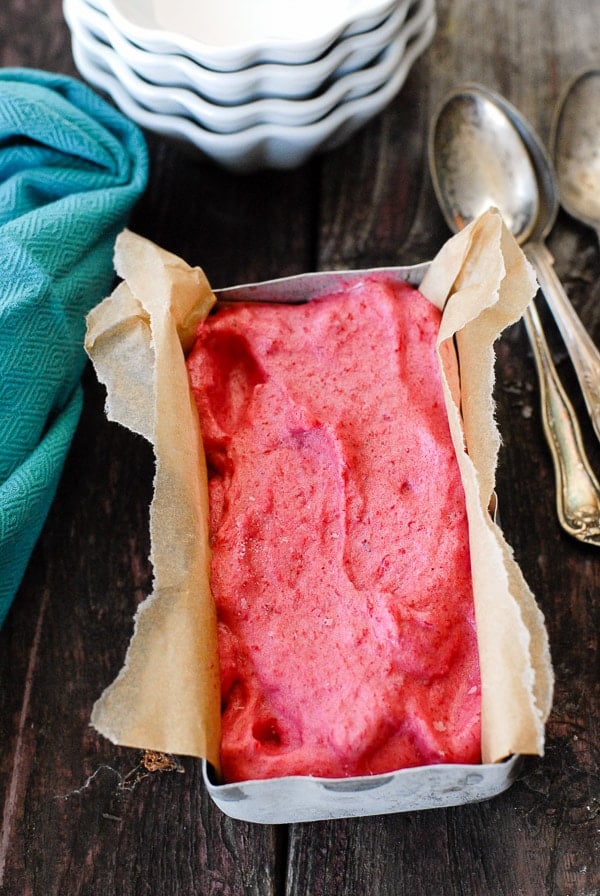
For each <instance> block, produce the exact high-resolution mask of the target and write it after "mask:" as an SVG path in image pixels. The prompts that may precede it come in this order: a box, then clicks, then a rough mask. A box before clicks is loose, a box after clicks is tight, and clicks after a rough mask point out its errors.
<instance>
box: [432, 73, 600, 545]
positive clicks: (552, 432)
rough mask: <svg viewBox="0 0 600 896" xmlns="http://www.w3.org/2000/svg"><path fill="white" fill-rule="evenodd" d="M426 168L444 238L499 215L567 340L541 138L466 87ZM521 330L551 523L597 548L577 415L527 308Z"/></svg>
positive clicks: (438, 122)
mask: <svg viewBox="0 0 600 896" xmlns="http://www.w3.org/2000/svg"><path fill="white" fill-rule="evenodd" d="M429 163H430V168H431V175H432V180H433V184H434V188H435V191H436V194H437V197H438V200H439V203H440V207H441V209H442V212H443V214H444V217H445V218H446V221H447V223H448V225H449V227H450V228H451V229H452V230H459V229H460V228H462V227H463V226H465V224H467V223H469V222H470V221H472V220H474V219H475V218H476V217H477V216H478V215H479V214H481V213H483V212H484V211H486V210H487V209H488V208H490V207H492V206H495V207H497V208H498V209H499V210H500V212H501V213H502V215H503V217H504V219H505V221H506V223H507V226H508V227H509V228H510V229H511V230H512V232H513V234H514V236H515V238H516V239H517V241H518V242H519V243H520V244H521V245H522V246H523V249H524V251H525V252H526V254H527V256H528V257H529V259H530V261H531V263H532V264H533V265H534V266H535V268H536V271H537V274H538V280H539V282H540V286H541V288H542V291H543V292H544V295H545V297H546V300H547V301H548V304H549V305H550V307H551V309H552V310H553V313H554V315H555V317H557V318H560V319H561V321H562V326H561V327H560V329H561V333H562V330H563V329H565V330H568V331H569V335H570V334H571V331H572V329H573V321H572V318H576V319H577V321H578V318H577V315H576V314H575V312H574V310H573V308H572V306H571V304H570V302H569V300H568V298H567V297H566V295H565V293H564V290H563V289H562V286H561V284H560V281H559V280H558V277H557V276H556V274H555V272H554V267H553V264H552V256H551V255H550V253H549V251H548V249H547V248H546V246H545V245H544V243H543V240H544V237H545V236H546V235H547V233H548V232H549V230H550V228H551V227H552V225H553V223H554V219H555V217H556V213H557V208H558V201H557V198H556V190H555V183H554V177H553V173H552V168H551V165H550V163H549V161H548V159H547V156H546V153H545V151H544V149H543V147H542V145H541V143H540V141H539V139H538V138H537V137H536V135H535V134H534V133H532V132H531V129H530V128H529V126H528V125H527V123H526V122H525V121H524V120H523V119H522V117H521V116H520V115H519V113H518V112H517V110H516V109H515V108H514V107H513V106H512V105H511V104H510V103H508V102H507V101H506V100H504V99H503V98H502V97H501V96H499V95H498V94H496V93H494V92H493V91H491V90H488V89H486V88H483V87H480V86H479V85H473V84H467V85H464V86H463V87H461V88H458V89H456V90H454V91H452V92H451V93H450V94H449V95H448V96H447V97H446V99H445V100H444V102H443V103H442V104H441V106H440V108H439V110H438V112H437V114H436V115H435V116H434V118H433V121H432V127H431V132H430V140H429ZM524 321H525V326H526V328H527V333H528V336H529V339H530V341H531V345H532V348H533V353H534V359H535V362H536V367H537V370H538V375H539V379H540V397H541V404H542V418H543V424H544V432H545V435H546V439H547V441H548V445H549V447H550V450H551V453H552V459H553V462H554V470H555V476H556V483H557V489H556V502H557V512H558V518H559V521H560V523H561V525H562V526H563V528H564V529H565V531H567V532H568V533H569V534H570V535H573V536H574V537H575V538H578V539H579V540H580V541H584V542H587V543H591V544H596V545H600V485H599V484H598V481H597V480H596V478H595V476H594V474H593V472H592V470H591V467H590V465H589V462H588V460H587V457H586V455H585V451H584V448H583V442H582V438H581V432H580V430H579V425H578V423H577V419H576V416H575V412H574V410H573V407H572V406H571V404H570V402H569V400H568V398H567V396H566V393H565V391H564V389H563V387H562V385H561V383H560V380H559V378H558V374H557V373H556V369H555V367H554V364H553V363H552V359H551V356H550V351H549V349H548V345H547V342H546V339H545V337H544V333H543V330H542V327H541V324H540V320H539V317H538V314H537V310H536V308H535V306H534V304H533V303H531V304H530V306H529V307H528V308H527V309H526V311H525V314H524ZM559 326H560V324H559ZM580 326H581V324H580ZM563 338H564V336H563ZM569 341H570V342H573V341H574V339H573V338H570V340H569ZM565 342H567V340H566V339H565Z"/></svg>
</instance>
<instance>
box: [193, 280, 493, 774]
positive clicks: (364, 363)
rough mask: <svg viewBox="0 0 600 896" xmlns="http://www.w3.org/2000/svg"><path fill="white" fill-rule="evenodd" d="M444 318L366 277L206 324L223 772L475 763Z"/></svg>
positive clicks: (474, 706) (197, 357) (202, 357)
mask: <svg viewBox="0 0 600 896" xmlns="http://www.w3.org/2000/svg"><path fill="white" fill-rule="evenodd" d="M439 321H440V314H439V312H438V310H437V309H436V308H435V307H434V306H432V305H431V304H430V303H429V302H428V301H427V300H426V299H425V298H424V297H423V296H421V294H420V293H419V292H418V291H417V290H415V289H414V288H412V287H411V286H409V285H407V284H397V283H392V282H389V281H380V280H377V279H375V278H367V279H365V280H363V281H361V282H359V283H358V284H357V285H356V286H354V287H352V288H351V289H348V290H347V291H344V292H339V293H335V294H332V295H327V296H323V297H321V298H318V299H316V300H313V301H311V302H308V303H306V304H303V305H285V304H278V305H268V304H254V303H252V304H244V305H234V306H229V307H222V308H220V309H219V310H218V312H217V313H215V314H214V315H212V316H211V317H209V319H208V320H207V321H206V322H205V323H203V324H201V325H200V327H199V329H198V332H197V337H196V342H195V345H194V348H193V350H192V353H191V355H190V357H189V359H188V369H189V375H190V380H191V384H192V389H193V394H194V397H195V400H196V403H197V407H198V411H199V416H200V421H201V426H202V433H203V439H204V445H205V449H206V454H207V460H208V467H209V495H210V531H211V545H212V568H211V576H212V588H213V593H214V597H215V601H216V605H217V611H218V619H219V638H220V641H219V644H220V647H219V649H220V664H221V680H222V701H223V702H222V707H223V708H222V714H223V715H222V720H223V734H222V744H221V753H222V764H223V774H224V777H225V780H227V781H239V780H248V779H253V778H271V777H276V776H280V775H318V776H324V777H342V776H354V775H370V774H377V773H381V772H389V771H391V770H395V769H400V768H404V767H407V766H415V765H427V764H431V763H441V762H468V763H471V762H478V761H479V760H480V710H481V694H480V679H479V661H478V653H477V644H476V634H475V623H474V610H473V596H472V584H471V572H470V559H469V546H468V531H467V519H466V511H465V499H464V492H463V487H462V483H461V479H460V475H459V470H458V465H457V461H456V457H455V453H454V450H453V446H452V443H451V438H450V432H449V427H448V421H447V416H446V411H445V408H444V402H443V397H442V389H441V382H440V375H439V370H438V362H437V359H436V351H435V340H436V335H437V332H438V327H439Z"/></svg>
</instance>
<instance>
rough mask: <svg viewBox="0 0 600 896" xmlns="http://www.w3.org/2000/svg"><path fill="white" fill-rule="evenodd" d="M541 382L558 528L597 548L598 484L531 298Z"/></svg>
mask: <svg viewBox="0 0 600 896" xmlns="http://www.w3.org/2000/svg"><path fill="white" fill-rule="evenodd" d="M523 319H524V321H525V327H526V329H527V334H528V336H529V340H530V342H531V347H532V349H533V355H534V359H535V362H536V367H537V371H538V376H539V381H540V401H541V411H542V422H543V426H544V432H545V434H546V440H547V442H548V446H549V448H550V452H551V454H552V461H553V463H554V474H555V477H556V508H557V512H558V519H559V522H560V524H561V526H562V527H563V529H564V530H565V531H566V532H568V533H569V535H572V536H574V537H575V538H577V539H579V541H584V542H586V543H588V544H594V545H598V546H600V485H599V484H598V481H597V480H596V477H595V476H594V473H593V472H592V469H591V467H590V464H589V461H588V459H587V457H586V454H585V450H584V447H583V443H582V438H581V432H580V429H579V424H578V422H577V418H576V416H575V411H574V410H573V407H572V405H571V403H570V401H569V399H568V398H567V395H566V393H565V391H564V389H563V386H562V384H561V382H560V379H559V378H558V374H557V372H556V368H555V366H554V364H553V362H552V359H551V356H550V350H549V348H548V343H547V342H546V338H545V336H544V333H543V330H542V325H541V322H540V319H539V317H538V313H537V309H536V307H535V305H534V304H533V302H532V303H531V304H530V305H529V306H528V307H527V308H526V310H525V314H524V316H523Z"/></svg>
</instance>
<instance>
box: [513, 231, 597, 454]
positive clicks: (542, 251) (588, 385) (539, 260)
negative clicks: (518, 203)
mask: <svg viewBox="0 0 600 896" xmlns="http://www.w3.org/2000/svg"><path fill="white" fill-rule="evenodd" d="M524 251H525V254H526V255H527V257H528V258H529V260H530V262H531V263H532V265H533V266H534V267H535V269H536V271H537V275H538V281H539V284H540V287H541V289H542V292H543V294H544V297H545V299H546V302H547V303H548V306H549V308H550V310H551V311H552V315H553V317H554V319H555V321H556V323H557V326H558V329H559V330H560V334H561V336H562V338H563V340H564V343H565V345H566V347H567V350H568V352H569V356H570V358H571V361H572V363H573V367H574V369H575V373H576V374H577V379H578V380H579V385H580V387H581V392H582V394H583V398H584V400H585V404H586V407H587V409H588V413H589V415H590V418H591V421H592V425H593V427H594V431H595V433H596V435H597V436H598V438H599V439H600V353H599V352H598V349H597V348H596V346H595V344H594V342H593V340H592V339H591V338H590V336H589V334H588V332H587V330H586V329H585V327H584V326H583V324H582V323H581V320H580V318H579V316H578V314H577V312H576V311H575V309H574V308H573V305H572V304H571V302H570V300H569V298H568V296H567V294H566V292H565V290H564V288H563V285H562V283H561V282H560V280H559V279H558V277H557V275H556V271H555V270H554V263H553V259H552V255H551V254H550V252H549V250H548V249H547V247H546V246H545V245H544V244H543V243H528V244H527V245H526V246H525V247H524Z"/></svg>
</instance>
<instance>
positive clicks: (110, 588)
mask: <svg viewBox="0 0 600 896" xmlns="http://www.w3.org/2000/svg"><path fill="white" fill-rule="evenodd" d="M437 8H438V31H437V34H436V37H435V41H434V43H433V45H432V46H431V48H430V49H429V51H428V52H427V53H426V55H425V56H424V57H423V59H422V60H421V62H420V63H419V65H418V66H417V67H416V68H415V69H414V70H413V72H412V73H411V74H410V76H409V78H408V80H407V82H406V84H405V86H404V88H403V90H402V91H401V93H400V95H399V96H398V97H397V98H396V100H395V101H394V102H392V103H391V105H390V106H389V108H388V109H387V110H386V111H385V113H384V114H382V115H380V116H378V118H377V119H375V120H374V121H372V122H371V123H370V124H368V125H367V126H366V127H365V128H363V130H362V131H360V132H359V133H358V134H357V135H356V136H355V137H354V138H353V139H352V140H351V141H349V142H348V143H347V144H346V145H344V146H342V147H340V148H339V149H338V150H336V151H335V152H332V153H330V154H327V155H324V156H322V157H318V158H316V159H314V160H311V161H310V162H309V163H308V164H306V165H305V166H303V167H302V168H301V169H299V170H297V171H292V172H262V173H257V174H252V175H244V176H234V175H231V174H228V173H226V172H224V171H222V170H221V169H219V168H217V167H216V166H214V165H211V164H208V163H206V162H205V161H203V160H202V159H200V158H199V157H198V156H197V155H194V154H193V153H191V152H189V151H186V150H184V149H183V148H182V147H180V146H178V145H175V144H173V143H171V142H169V141H167V140H163V139H162V138H160V137H158V136H156V135H151V134H148V135H147V136H148V144H149V148H150V157H151V177H150V183H149V186H148V189H147V191H146V193H145V195H144V196H143V198H142V199H141V201H140V203H139V204H138V207H137V208H136V210H135V212H134V215H133V218H132V221H131V226H132V228H133V229H135V230H137V231H138V232H140V233H142V234H143V235H145V236H148V237H150V238H151V239H154V240H156V241H157V242H159V243H160V244H161V245H163V246H164V247H165V248H167V249H170V250H171V251H173V252H176V253H178V254H180V255H182V256H183V257H185V258H186V259H187V260H188V261H189V262H191V263H194V264H200V265H201V266H202V267H204V269H205V270H206V272H207V274H208V276H209V278H210V280H211V282H212V283H213V284H214V285H215V286H223V285H226V284H229V283H234V282H242V281H251V280H257V279H263V278H267V277H272V276H278V275H282V274H289V273H295V272H299V271H302V270H307V269H311V268H323V269H325V268H341V267H364V266H368V265H384V264H393V263H397V262H402V263H414V262H418V261H423V260H426V259H429V258H431V257H432V256H433V254H434V253H435V252H436V250H437V249H438V248H439V246H440V245H441V244H442V243H443V241H444V240H445V239H446V238H447V236H448V231H447V229H446V226H445V224H444V222H443V219H442V217H441V215H440V213H439V211H438V209H437V206H436V203H435V198H434V195H433V190H432V186H431V182H430V179H429V174H428V167H427V158H426V146H427V129H428V124H429V120H430V117H431V114H432V112H433V110H434V108H435V107H436V105H437V103H438V102H439V100H440V99H441V97H442V96H443V94H444V93H445V92H446V90H448V89H449V88H450V87H452V86H454V85H455V84H456V83H458V82H459V81H462V80H467V79H471V80H477V81H481V82H483V83H485V84H487V85H488V86H490V87H493V88H495V89H498V90H500V91H502V92H503V93H504V95H505V96H506V97H507V98H508V99H510V100H511V101H512V102H514V103H515V104H517V105H518V106H519V107H520V108H521V110H522V111H523V113H525V114H526V115H527V116H528V117H529V118H530V120H531V122H532V124H533V125H534V126H535V127H536V128H537V129H538V131H539V133H540V135H541V136H542V137H543V138H544V139H546V138H547V136H548V133H549V128H550V123H551V118H552V111H553V105H554V102H555V99H556V96H557V94H558V91H559V89H560V86H561V84H562V83H563V82H564V80H565V79H566V78H568V77H569V76H570V75H571V74H573V73H574V72H575V71H577V70H579V69H580V68H582V67H583V66H586V65H596V64H598V61H599V60H600V5H599V4H598V3H597V0H529V2H528V3H523V2H522V0H504V2H502V3H488V2H482V0H438V3H437ZM0 64H1V65H2V66H14V65H25V66H29V67H39V68H45V69H49V70H55V71H61V72H66V73H69V74H76V70H75V66H74V64H73V59H72V56H71V51H70V38H69V33H68V29H67V27H66V25H65V23H64V21H63V18H62V10H61V3H60V0H31V2H30V3H27V4H26V3H24V2H22V0H4V2H3V3H2V4H1V5H0ZM549 243H550V247H551V250H552V252H553V254H554V256H555V259H556V268H557V271H558V273H559V274H560V276H561V277H562V279H563V281H564V283H565V285H566V287H567V289H568V291H569V293H570V295H571V297H572V300H573V303H574V304H575V306H576V307H577V309H578V311H579V312H580V314H581V317H582V319H583V321H584V323H585V324H586V326H587V327H588V329H589V331H590V333H591V334H592V336H593V337H594V339H595V340H596V342H597V343H600V251H599V248H598V245H597V243H596V238H595V236H594V235H593V234H592V233H591V231H588V230H587V229H586V228H584V227H582V226H580V225H579V224H577V223H576V222H574V221H573V220H572V219H570V218H569V217H568V216H567V215H565V214H564V213H561V214H560V215H559V218H558V221H557V224H556V227H555V229H554V231H553V233H552V235H551V238H550V241H549ZM540 308H541V310H542V311H543V306H540ZM544 320H545V322H546V325H547V328H548V333H549V336H550V339H551V344H552V347H553V350H554V354H555V360H556V361H557V365H558V368H559V371H560V374H561V376H562V378H563V380H564V382H565V385H566V386H567V388H568V390H569V392H570V394H571V397H572V398H573V400H574V402H575V403H576V405H577V407H578V408H579V410H580V411H581V412H582V413H583V405H582V401H581V397H580V396H579V394H578V391H577V387H576V383H575V379H574V375H573V372H572V370H571V368H570V365H569V362H568V359H567V357H566V355H565V352H564V349H563V347H562V344H561V342H560V340H559V338H558V336H557V334H556V332H555V329H554V328H553V325H552V322H551V320H550V319H549V316H548V314H547V313H545V312H544ZM497 354H498V380H497V389H496V401H497V415H498V420H499V424H500V427H501V430H502V434H503V440H504V443H503V448H502V452H501V464H500V469H499V472H498V494H499V499H500V509H501V519H502V524H503V527H504V529H505V531H506V534H507V537H508V539H509V541H510V543H511V544H512V545H513V547H514V551H515V554H516V556H517V559H518V560H519V562H520V564H521V566H522V568H523V571H524V574H525V576H526V578H527V580H528V581H529V582H530V584H531V586H532V588H533V589H534V591H535V592H536V594H537V596H538V600H539V602H540V604H541V606H542V608H543V610H544V612H545V613H546V617H547V622H548V627H549V631H550V637H551V645H552V652H553V657H554V664H555V670H556V698H555V704H554V709H553V713H552V716H551V719H550V723H549V726H548V743H547V752H546V756H545V757H544V759H543V760H530V761H528V762H527V763H526V764H525V767H524V771H523V774H522V775H521V777H520V779H519V781H517V783H516V784H514V785H513V787H512V788H511V789H510V790H509V791H508V792H507V793H505V794H503V795H502V796H500V797H497V798H496V799H494V800H491V801H489V802H486V803H482V804H479V805H471V806H463V807H458V808H453V809H444V810H432V811H429V812H424V813H410V814H406V815H395V816H388V817H379V818H369V819H360V820H342V821H332V822H326V823H319V824H305V825H296V826H294V825H292V826H289V827H285V826H282V827H273V828H271V827H259V826H253V825H247V824H243V823H240V822H235V821H232V820H231V819H229V818H227V817H225V816H224V815H222V814H221V813H220V812H219V811H217V810H216V809H215V808H214V806H213V805H212V803H211V802H210V800H209V799H208V797H207V795H206V793H205V791H204V788H203V784H202V781H201V774H200V765H199V763H198V762H195V761H193V760H189V759H185V760H176V761H175V762H174V764H173V767H172V768H171V769H170V770H164V771H150V770H149V769H148V768H147V767H145V766H144V763H143V761H142V759H143V757H142V756H141V755H140V754H138V753H137V752H136V751H131V750H125V749H120V748H116V747H114V746H112V745H111V744H109V743H107V742H106V741H104V740H103V739H102V738H100V737H99V736H98V735H97V734H96V733H95V732H94V731H93V730H92V729H91V728H90V727H89V723H88V722H89V714H90V710H91V707H92V704H93V702H94V700H95V699H96V698H97V697H98V696H99V694H100V692H101V691H102V689H103V688H104V687H105V686H106V685H107V684H108V683H109V682H110V681H111V680H112V679H113V677H114V675H115V674H116V672H117V671H118V669H119V668H120V666H121V664H122V661H123V656H124V652H125V649H126V645H127V642H128V640H129V637H130V634H131V628H132V616H133V613H134V611H135V608H136V605H137V604H138V602H139V601H140V600H142V599H143V597H144V596H145V595H146V594H147V593H148V591H149V589H150V585H151V569H150V566H149V563H148V559H147V558H148V547H149V545H148V531H147V514H148V503H149V500H150V495H151V487H152V474H153V461H152V456H151V452H150V449H149V447H148V446H147V445H146V443H145V442H144V441H143V440H142V439H139V438H137V437H135V436H133V435H132V434H131V433H128V432H125V431H123V430H122V429H120V428H119V427H117V426H115V425H113V424H109V423H107V421H106V420H105V418H104V414H103V407H102V405H103V400H104V398H103V393H102V389H101V388H100V387H99V386H98V385H97V383H96V382H95V379H94V377H93V375H92V373H91V371H90V370H88V371H87V372H86V376H85V381H84V386H85V409H84V414H83V417H82V420H81V423H80V426H79V429H78V432H77V436H76V438H75V441H74V444H73V448H72V451H71V453H70V456H69V460H68V463H67V467H66V469H65V473H64V476H63V480H62V483H61V487H60V489H59V493H58V495H57V498H56V501H55V504H54V506H53V509H52V512H51V514H50V517H49V519H48V522H47V525H46V527H45V530H44V533H43V536H42V538H41V539H40V542H39V544H38V546H37V548H36V552H35V555H34V557H33V559H32V562H31V564H30V567H29V569H28V571H27V574H26V577H25V580H24V582H23V585H22V587H21V590H20V593H19V595H18V596H17V599H16V601H15V603H14V606H13V608H12V610H11V612H10V614H9V617H8V619H7V622H6V624H5V626H4V628H3V629H2V631H1V632H0V813H2V829H1V832H0V893H3V894H4V893H6V894H7V896H30V894H33V896H54V894H56V896H98V894H108V893H110V894H115V896H134V894H135V896H138V894H140V896H141V894H151V896H159V894H160V896H217V894H219V896H229V894H231V896H241V894H243V896H246V894H252V896H345V894H347V896H358V894H360V896H467V894H468V896H540V894H548V896H597V894H598V893H600V849H599V846H598V844H599V843H600V772H599V770H600V652H599V649H598V633H599V632H600V598H599V594H600V554H598V552H597V551H594V550H593V549H591V548H585V547H583V546H581V545H579V544H577V543H575V542H574V541H572V540H571V539H569V538H568V537H567V536H565V535H564V534H563V533H562V532H561V531H560V529H559V527H558V524H557V522H556V518H555V513H554V496H553V487H554V483H553V472H552V466H551V463H550V458H549V455H548V452H547V449H546V446H545V443H544V440H543V435H542V431H541V426H540V419H539V410H538V391H537V383H536V378H535V371H534V368H533V364H532V359H531V353H530V351H529V347H528V344H527V342H526V339H525V335H524V332H523V329H522V327H521V325H520V324H517V325H515V326H513V327H512V328H510V330H509V331H508V332H507V333H506V334H505V335H504V336H503V337H502V339H501V340H500V342H499V343H498V353H497ZM584 433H585V437H586V443H587V445H588V448H589V452H590V455H591V456H592V458H593V460H594V463H595V465H596V469H597V470H600V448H599V446H598V444H597V443H596V441H595V440H594V438H593V436H592V433H591V430H590V427H589V426H587V425H585V423H584Z"/></svg>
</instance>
